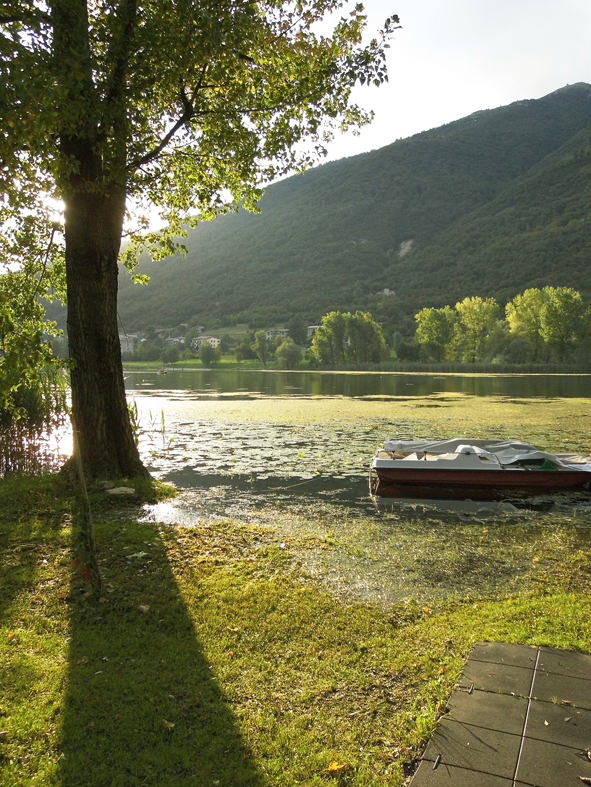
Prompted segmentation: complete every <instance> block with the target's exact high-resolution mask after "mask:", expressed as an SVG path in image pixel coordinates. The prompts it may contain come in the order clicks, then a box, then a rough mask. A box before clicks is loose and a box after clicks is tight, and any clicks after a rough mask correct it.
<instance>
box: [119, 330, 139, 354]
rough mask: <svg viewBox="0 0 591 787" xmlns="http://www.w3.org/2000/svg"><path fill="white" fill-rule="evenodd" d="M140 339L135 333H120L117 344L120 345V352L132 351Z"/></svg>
mask: <svg viewBox="0 0 591 787" xmlns="http://www.w3.org/2000/svg"><path fill="white" fill-rule="evenodd" d="M139 341H140V336H139V335H138V334H137V333H120V334H119V344H120V345H121V352H122V353H132V352H134V350H135V348H136V346H137V344H138V343H139Z"/></svg>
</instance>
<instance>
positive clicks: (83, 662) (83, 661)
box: [78, 656, 88, 667]
mask: <svg viewBox="0 0 591 787" xmlns="http://www.w3.org/2000/svg"><path fill="white" fill-rule="evenodd" d="M87 664H88V656H82V658H81V659H78V666H79V667H85V666H86V665H87Z"/></svg>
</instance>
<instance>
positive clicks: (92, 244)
mask: <svg viewBox="0 0 591 787" xmlns="http://www.w3.org/2000/svg"><path fill="white" fill-rule="evenodd" d="M341 6H342V2H340V0H291V1H289V2H282V0H260V2H253V0H199V1H198V0H146V2H143V3H138V2H137V0H93V2H89V1H88V0H5V2H3V4H2V10H1V11H0V67H1V70H2V80H1V82H0V128H1V129H2V134H0V168H1V169H0V177H1V178H2V180H3V186H4V191H5V193H6V194H7V195H8V197H7V200H8V204H9V205H10V207H11V209H12V210H13V213H14V214H16V213H18V212H19V211H20V213H21V215H22V214H23V213H24V214H26V213H27V212H31V211H32V210H38V211H41V212H43V210H49V208H48V207H47V206H48V205H49V204H50V203H49V202H45V203H39V201H37V204H36V207H35V206H32V203H31V199H32V197H31V195H35V194H39V193H41V192H44V193H45V194H46V195H47V197H48V198H49V197H54V198H57V199H59V200H62V201H63V205H64V237H65V262H66V279H67V298H68V335H69V342H70V355H71V358H72V371H71V384H72V412H73V419H74V424H75V426H76V428H77V430H78V438H79V440H78V442H79V446H80V453H81V456H82V460H83V462H84V465H85V467H86V469H87V471H88V472H89V473H90V474H91V475H137V474H143V473H145V470H144V468H143V466H142V464H141V461H140V459H139V455H138V453H137V449H136V446H135V444H134V440H133V434H132V431H131V428H130V425H129V418H128V413H127V407H126V401H125V391H124V385H123V373H122V366H121V353H120V347H119V339H118V329H117V278H118V265H117V260H118V254H119V250H120V245H121V239H122V232H123V227H124V225H126V226H128V227H129V232H130V236H129V243H128V245H127V248H126V255H125V256H126V263H127V265H128V266H129V267H133V264H134V262H135V260H136V259H137V255H138V253H139V251H140V250H141V249H142V248H144V247H147V248H148V250H149V251H150V252H151V253H152V254H153V255H158V254H159V255H160V256H166V254H168V253H170V252H171V250H172V249H173V247H174V242H173V238H174V236H175V235H177V236H178V235H179V234H180V233H181V232H182V230H183V228H184V226H185V223H186V222H187V221H188V220H189V217H192V218H191V220H192V221H193V220H195V219H199V218H213V217H214V216H215V215H216V214H217V213H219V212H223V211H225V210H228V209H231V208H236V207H237V206H238V205H239V204H243V205H244V206H245V207H246V208H250V209H253V208H254V207H255V205H256V201H257V199H258V198H259V196H260V194H261V191H260V188H261V185H262V184H264V183H265V182H266V181H269V180H270V179H273V178H274V177H277V176H278V175H280V174H283V173H285V172H288V171H291V170H294V169H298V168H301V167H302V166H305V165H306V164H307V163H309V162H310V161H311V160H312V159H313V158H315V157H316V156H317V155H320V154H321V153H322V150H323V144H324V142H325V141H326V140H327V138H328V135H330V133H331V130H333V129H335V128H339V127H340V128H346V127H349V126H357V125H359V124H362V123H364V122H366V121H367V120H368V119H369V118H368V116H367V115H366V114H365V113H364V112H363V111H362V110H360V109H359V108H358V107H357V106H355V105H351V103H350V98H351V90H352V88H353V86H354V85H355V84H356V83H357V82H361V83H375V84H379V83H381V82H382V81H383V80H384V79H385V78H386V73H385V65H384V47H385V39H386V38H387V37H388V35H389V33H390V32H391V30H392V29H393V27H394V25H395V23H396V22H397V21H398V20H397V18H396V17H392V18H391V19H389V20H387V21H386V24H385V27H384V30H383V31H381V33H380V36H379V37H378V38H377V39H374V40H373V41H371V42H370V43H369V44H368V45H367V46H363V45H362V43H361V35H362V31H363V28H364V24H365V16H364V14H363V8H362V6H360V5H357V6H355V7H354V9H353V10H352V12H351V13H350V14H349V15H348V16H346V17H345V18H341V19H338V20H337V21H336V22H335V26H334V30H333V32H332V33H331V34H330V35H324V34H320V33H319V32H318V30H319V27H318V25H319V23H320V22H321V20H322V19H323V18H324V17H326V16H327V15H331V14H332V13H333V12H334V11H336V10H338V9H339V8H341ZM322 29H323V28H322ZM305 140H307V141H308V142H310V143H311V145H310V144H309V145H308V148H311V150H312V151H313V152H312V154H308V153H306V152H305V146H304V145H303V144H302V143H303V142H304V141H305ZM27 195H29V199H27V198H26V196H27ZM43 205H45V206H46V207H43ZM150 205H152V206H154V205H155V206H158V207H159V209H160V214H161V216H162V217H163V218H165V219H166V220H167V222H168V226H169V231H168V232H166V233H164V234H161V235H159V236H156V235H154V234H151V235H148V236H147V237H146V236H144V240H143V241H142V240H141V239H140V233H141V231H142V230H145V229H146V228H147V222H146V220H145V219H142V215H141V214H142V211H143V209H144V208H148V207H149V206H150ZM146 215H147V213H146ZM134 218H135V221H134ZM8 224H10V220H9V221H8Z"/></svg>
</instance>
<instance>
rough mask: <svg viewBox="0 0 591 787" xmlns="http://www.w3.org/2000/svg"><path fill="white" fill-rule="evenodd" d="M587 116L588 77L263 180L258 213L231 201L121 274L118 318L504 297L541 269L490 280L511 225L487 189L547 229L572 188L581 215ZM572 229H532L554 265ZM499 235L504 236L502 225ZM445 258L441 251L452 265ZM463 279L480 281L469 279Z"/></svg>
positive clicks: (168, 319) (590, 117)
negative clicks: (228, 210)
mask: <svg viewBox="0 0 591 787" xmlns="http://www.w3.org/2000/svg"><path fill="white" fill-rule="evenodd" d="M590 124H591V86H590V85H588V84H586V83H577V84H575V85H570V86H565V87H563V88H560V89H559V90H557V91H554V92H553V93H551V94H549V95H548V96H544V97H543V98H541V99H528V100H525V101H520V102H514V103H513V104H510V105H508V106H506V107H500V108H498V109H492V110H480V111H478V112H476V113H473V114H472V115H469V116H467V117H466V118H460V119H459V120H456V121H453V122H451V123H448V124H446V125H445V126H441V127H439V128H436V129H430V130H428V131H423V132H421V133H420V134H416V135H414V136H413V137H409V138H408V139H404V140H397V141H396V142H393V143H391V144H390V145H387V146H385V147H384V148H380V149H378V150H376V151H371V152H368V153H362V154H358V155H356V156H354V157H351V158H346V159H340V160H339V161H336V162H328V163H326V164H323V165H322V166H319V167H316V168H311V169H309V170H307V171H306V172H305V173H303V174H302V175H296V176H293V177H291V178H287V179H285V180H283V181H280V182H279V183H276V184H273V185H271V186H269V187H268V188H267V190H266V192H265V194H264V196H263V198H262V200H261V203H260V207H261V213H259V214H256V215H253V214H247V213H246V212H245V211H240V212H239V213H238V214H232V215H229V216H223V217H220V218H219V219H218V220H217V221H215V222H212V223H211V224H209V225H207V224H202V225H199V226H198V227H197V229H196V230H193V231H191V233H190V236H189V238H188V239H187V241H186V245H187V246H188V248H189V253H188V255H187V257H186V258H185V259H181V258H178V257H174V258H170V259H169V260H168V261H165V262H161V263H142V265H141V270H142V272H147V273H148V274H149V275H150V276H151V277H152V280H151V282H150V284H149V285H148V286H147V287H146V288H139V287H137V286H133V285H131V284H130V283H129V282H127V281H125V280H124V279H123V280H122V282H121V291H120V299H119V311H120V314H121V316H122V321H123V323H124V324H125V327H126V330H130V329H135V328H142V327H146V326H147V325H148V324H151V325H154V324H169V325H172V324H176V323H180V322H188V321H190V320H191V319H196V320H197V321H199V322H202V323H204V324H209V325H214V324H222V323H224V322H225V323H231V322H232V321H235V322H249V323H252V324H261V325H262V324H273V323H277V322H281V321H286V320H287V319H289V318H290V317H292V316H294V315H297V316H301V318H302V319H304V320H306V321H311V322H315V321H317V320H319V319H320V317H321V316H322V314H324V313H325V312H326V311H328V310H330V309H337V308H340V309H351V308H370V309H373V310H374V311H377V312H378V313H380V314H381V316H382V319H384V320H385V321H386V322H389V323H392V322H393V321H394V322H395V320H396V319H397V315H399V314H400V313H401V312H405V313H410V312H411V311H412V310H413V309H414V308H420V307H421V306H423V305H439V304H440V303H443V302H451V300H453V299H454V298H456V299H457V298H459V297H465V295H473V294H481V295H489V294H495V293H496V294H497V295H498V296H499V297H501V298H504V299H507V298H509V297H513V295H515V294H516V293H517V292H518V291H520V290H522V289H524V288H525V287H526V286H534V285H533V284H530V282H533V281H534V279H535V280H536V281H537V279H539V278H540V277H539V276H538V277H537V279H536V276H534V275H533V274H534V273H535V271H534V272H533V273H532V271H531V267H532V266H531V265H529V268H528V271H529V273H528V276H520V274H519V268H520V263H519V260H518V259H516V260H514V268H515V270H510V271H509V272H510V273H511V275H510V276H509V277H508V278H507V276H506V275H505V278H506V280H507V282H508V284H506V285H505V286H500V285H499V282H498V276H496V277H493V278H494V279H496V280H495V281H493V280H491V276H490V275H489V271H490V269H491V266H492V267H494V266H495V265H501V268H503V270H505V269H507V270H509V269H510V268H511V261H510V260H509V259H508V256H507V254H506V253H505V252H503V254H500V252H499V254H500V256H499V254H497V255H496V256H495V244H494V243H493V242H491V241H490V238H491V237H492V235H494V234H495V233H496V234H499V233H498V232H497V229H498V228H496V225H495V222H498V223H499V226H500V227H501V229H502V227H503V226H505V225H506V224H507V222H506V218H507V217H505V218H504V219H503V218H502V217H501V216H500V214H501V212H502V211H501V210H497V207H496V206H497V202H495V200H497V201H498V200H500V202H498V206H501V205H502V204H503V200H505V201H507V200H513V202H512V204H511V205H509V204H507V206H506V208H510V207H514V208H516V209H517V212H518V214H519V215H521V214H523V213H524V212H525V213H527V211H528V210H532V211H534V213H536V217H537V218H536V220H537V221H542V220H546V221H547V223H548V227H551V225H552V222H553V221H555V220H556V218H557V216H556V215H554V214H555V213H556V212H557V211H558V212H560V210H562V213H564V211H565V209H566V208H565V207H564V206H563V205H562V202H564V201H565V200H566V202H569V200H570V203H569V204H570V208H568V210H571V212H572V210H573V201H576V199H577V193H576V192H577V189H578V190H579V191H580V192H581V194H580V199H579V202H580V204H579V205H578V207H577V208H576V210H575V211H574V212H575V213H576V214H577V216H578V218H576V217H575V216H574V214H573V220H574V219H575V218H576V220H577V221H578V220H579V219H580V218H584V216H583V215H582V214H583V213H585V211H587V208H589V210H591V203H590V200H591V196H590V195H589V193H588V190H587V189H586V186H584V183H583V180H584V177H583V176H584V169H585V167H586V166H587V161H586V158H585V156H586V155H587V154H586V153H584V150H586V148H587V147H589V143H590V140H589V138H588V135H587V136H586V133H587V130H588V127H589V126H590ZM579 134H582V136H581V138H580V139H578V140H577V135H579ZM569 144H570V145H571V148H572V150H570V153H569V151H568V150H567V149H566V148H565V151H564V152H563V153H564V156H568V155H572V156H573V157H574V158H575V159H576V162H577V163H576V166H574V167H573V166H571V170H570V171H568V172H567V170H568V167H563V168H562V170H561V169H560V166H559V159H560V156H559V159H557V161H554V160H553V159H551V158H550V159H549V158H548V157H551V156H552V155H553V154H555V153H557V151H560V150H561V149H562V148H563V146H567V147H568V145H569ZM560 155H563V154H560ZM577 157H578V158H577ZM571 165H572V162H571ZM575 170H576V172H575ZM550 173H552V174H550ZM561 173H562V174H561ZM560 177H563V181H564V182H563V188H567V191H568V190H569V189H570V191H569V195H570V196H569V197H568V199H567V198H566V197H565V200H564V199H563V200H562V202H561V200H560V198H555V197H552V199H550V202H549V205H551V210H550V214H551V215H550V214H549V213H548V210H547V211H546V214H544V211H543V209H542V208H543V205H538V206H537V207H536V206H535V205H534V204H533V203H534V202H535V201H536V198H541V196H543V195H542V194H541V192H540V184H541V183H542V184H546V185H545V187H546V188H550V187H551V188H552V189H554V190H556V189H558V190H560V189H559V185H558V184H559V180H560ZM550 181H551V182H550ZM528 184H529V185H528ZM536 194H537V197H536ZM538 201H540V200H539V199H538ZM487 206H488V208H487ZM506 208H504V209H506ZM568 210H567V215H568ZM479 211H484V213H483V214H482V215H480V214H479ZM487 211H488V212H487ZM495 211H496V213H495ZM520 211H521V213H520ZM536 211H537V212H536ZM552 211H554V213H553V212H552ZM587 212H589V211H587ZM544 216H545V219H544ZM585 216H586V213H585ZM495 217H496V218H495ZM520 220H521V221H523V220H524V219H523V216H521V219H520ZM509 224H511V222H509ZM493 225H495V226H493ZM583 225H585V226H583ZM520 227H521V225H519V227H518V226H516V227H514V231H513V230H512V232H513V234H514V235H515V237H516V238H517V237H519V238H520V241H519V243H520V244H521V245H522V246H523V248H524V249H526V251H527V253H526V252H525V251H524V254H526V257H528V258H529V256H531V254H532V253H533V252H532V244H533V247H535V245H536V244H535V243H533V240H536V239H533V240H532V239H531V238H530V241H528V243H525V240H524V237H525V235H524V232H523V231H522V230H521V229H520ZM587 227H589V228H590V229H591V222H590V223H589V224H587V223H586V221H583V222H581V227H579V228H578V234H576V233H575V234H576V238H577V241H578V242H579V243H580V244H582V245H581V246H580V248H579V250H578V252H577V255H575V256H576V257H577V260H576V265H575V266H574V268H573V270H572V272H571V273H572V275H570V278H569V276H566V277H563V279H564V281H566V282H567V284H568V286H574V283H573V284H569V282H571V281H572V282H580V281H583V280H584V276H583V275H582V271H583V270H584V267H585V264H586V260H587V259H588V256H587V255H588V253H589V252H590V251H591V236H588V234H587ZM574 229H577V228H576V227H571V229H570V230H569V231H568V233H565V232H563V234H562V235H561V232H562V231H561V232H558V233H557V235H555V236H553V235H552V234H551V233H550V230H549V229H548V231H547V232H545V233H542V234H541V235H539V237H538V238H537V241H540V242H541V243H542V245H543V244H544V243H545V244H546V245H545V246H544V248H543V249H542V251H541V252H540V253H542V252H543V254H542V256H543V257H544V256H545V258H546V257H548V256H549V255H552V254H553V255H554V258H556V259H557V260H558V262H557V263H556V265H558V266H559V265H560V260H561V259H563V258H564V256H565V254H566V250H565V249H567V248H568V245H569V244H570V243H571V241H572V240H573V237H575V236H574V235H573V236H572V237H566V236H567V235H568V234H569V233H573V232H574ZM485 230H486V232H485ZM500 235H501V236H502V237H503V238H505V240H506V243H507V244H509V245H510V237H509V236H506V233H505V235H503V232H500ZM472 236H474V237H480V239H481V247H474V242H475V241H474V237H472ZM558 236H560V237H558ZM471 237H472V241H471V242H469V239H470V238H471ZM410 240H412V241H413V243H412V248H411V251H410V252H409V253H408V254H405V255H404V256H403V257H399V256H397V255H398V252H399V251H400V244H401V243H403V242H405V241H410ZM563 241H564V242H563ZM470 243H472V245H470ZM561 244H562V245H561ZM565 244H566V245H565ZM518 245H519V244H518ZM526 247H527V248H526ZM487 249H488V251H486V250H487ZM553 249H554V250H553ZM458 253H460V254H465V258H466V259H465V265H463V264H462V260H460V261H459V263H458V264H459V269H457V264H456V269H454V268H453V265H451V269H454V270H455V272H454V278H455V283H454V284H453V286H452V284H450V283H449V282H448V281H446V275H445V274H446V272H447V274H448V277H449V270H450V260H451V259H452V257H454V255H457V254H458ZM438 260H439V262H438ZM441 260H447V261H448V262H447V268H446V264H443V265H442V264H441ZM438 265H439V267H438ZM479 266H480V267H479ZM542 267H543V266H542ZM481 268H482V270H481ZM545 269H548V270H549V267H548V265H547V264H546V268H545ZM470 270H472V271H473V272H472V274H470ZM550 272H551V271H550ZM552 275H554V276H555V274H552ZM532 276H533V278H532ZM555 278H556V276H555ZM421 279H422V281H421ZM427 279H428V281H427ZM567 280H568V281H567ZM462 281H463V282H464V284H463V285H462V286H457V285H458V283H459V282H462ZM545 283H549V284H551V283H553V282H552V281H548V282H545ZM469 286H478V287H479V288H480V291H478V292H474V291H467V289H466V288H468V287H469ZM585 286H586V289H588V286H587V285H586V282H585ZM385 287H390V288H392V289H394V290H396V291H397V297H396V298H389V299H387V300H388V302H387V303H385V301H384V299H383V298H381V299H379V298H377V296H376V295H375V293H376V292H377V291H379V290H382V289H383V288H385ZM429 299H430V300H431V302H428V300H429Z"/></svg>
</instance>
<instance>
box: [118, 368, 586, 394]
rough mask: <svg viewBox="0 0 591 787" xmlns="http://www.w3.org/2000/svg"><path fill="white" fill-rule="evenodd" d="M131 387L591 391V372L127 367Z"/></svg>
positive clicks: (252, 390) (263, 390)
mask: <svg viewBox="0 0 591 787" xmlns="http://www.w3.org/2000/svg"><path fill="white" fill-rule="evenodd" d="M126 376H127V379H126V381H125V384H126V387H127V389H128V390H130V391H131V390H137V389H142V388H144V389H145V388H150V389H152V391H153V392H154V393H156V392H162V393H164V392H170V391H171V390H177V391H178V390H183V391H185V392H187V393H190V394H191V395H192V396H194V397H195V398H201V397H203V398H211V397H224V398H225V397H230V398H233V399H250V398H257V397H265V396H346V397H361V398H370V399H373V398H386V399H387V398H391V397H401V396H404V397H409V396H412V397H414V396H430V395H432V394H436V393H458V394H465V395H470V396H508V397H524V398H530V397H544V398H554V397H561V398H562V397H566V398H570V397H576V398H580V397H582V398H590V397H591V375H566V374H554V375H543V374H539V375H481V376H466V375H460V374H450V375H430V374H402V373H391V372H390V373H386V372H382V373H377V372H376V373H368V372H351V373H349V372H282V371H277V372H275V371H257V370H246V369H228V370H221V369H218V370H208V369H204V370H201V369H190V370H181V369H179V370H176V369H172V370H169V371H168V372H167V374H165V375H163V374H158V373H157V372H155V371H137V370H132V371H129V370H128V371H126Z"/></svg>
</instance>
